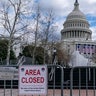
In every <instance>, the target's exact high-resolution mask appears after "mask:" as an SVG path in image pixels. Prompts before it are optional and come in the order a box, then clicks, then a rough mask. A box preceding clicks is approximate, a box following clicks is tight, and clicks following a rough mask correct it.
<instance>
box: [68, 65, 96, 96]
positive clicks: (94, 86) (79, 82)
mask: <svg viewBox="0 0 96 96" xmlns="http://www.w3.org/2000/svg"><path fill="white" fill-rule="evenodd" d="M70 81H71V82H70V96H96V67H92V66H88V67H84V66H83V67H74V68H72V69H71V73H70Z"/></svg>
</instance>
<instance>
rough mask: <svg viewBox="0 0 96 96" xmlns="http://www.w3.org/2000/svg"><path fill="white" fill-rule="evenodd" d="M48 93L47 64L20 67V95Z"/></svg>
mask: <svg viewBox="0 0 96 96" xmlns="http://www.w3.org/2000/svg"><path fill="white" fill-rule="evenodd" d="M42 94H44V95H47V66H46V65H37V66H35V65H33V66H30V65H28V66H27V65H26V66H20V67H19V95H42Z"/></svg>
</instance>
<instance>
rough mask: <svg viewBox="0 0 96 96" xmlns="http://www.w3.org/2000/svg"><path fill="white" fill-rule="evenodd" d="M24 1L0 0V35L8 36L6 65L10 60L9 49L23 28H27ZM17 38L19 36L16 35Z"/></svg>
mask: <svg viewBox="0 0 96 96" xmlns="http://www.w3.org/2000/svg"><path fill="white" fill-rule="evenodd" d="M25 3H26V1H24V0H7V1H5V0H4V1H2V2H0V25H1V28H2V29H1V30H2V33H1V34H0V35H1V36H2V37H5V38H6V37H8V40H9V42H8V52H7V65H9V60H10V49H11V47H12V45H13V43H14V38H15V39H16V38H17V37H18V35H19V36H20V35H21V34H24V33H22V32H24V30H25V29H26V28H27V26H28V25H27V23H25V20H24V17H25V15H26V14H27V13H28V12H27V11H28V10H25V8H26V6H25ZM18 38H19V37H18Z"/></svg>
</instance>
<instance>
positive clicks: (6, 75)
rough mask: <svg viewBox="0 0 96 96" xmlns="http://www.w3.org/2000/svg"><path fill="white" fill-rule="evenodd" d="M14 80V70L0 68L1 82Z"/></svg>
mask: <svg viewBox="0 0 96 96" xmlns="http://www.w3.org/2000/svg"><path fill="white" fill-rule="evenodd" d="M12 79H14V68H12V67H0V80H12Z"/></svg>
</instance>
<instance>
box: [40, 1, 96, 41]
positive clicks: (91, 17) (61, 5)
mask: <svg viewBox="0 0 96 96" xmlns="http://www.w3.org/2000/svg"><path fill="white" fill-rule="evenodd" d="M40 1H41V2H42V3H43V4H44V5H45V6H47V7H48V6H51V7H53V8H54V9H55V14H56V16H57V21H56V24H57V26H58V32H59V31H61V30H62V28H63V23H64V21H65V19H66V18H65V17H67V16H68V14H69V13H70V12H72V10H73V8H74V2H75V0H70V1H69V0H40ZM78 2H79V8H80V10H81V11H82V12H83V13H84V14H85V16H86V18H87V20H88V22H89V23H90V26H91V27H90V29H91V30H92V31H93V32H92V33H93V34H92V38H93V39H95V37H96V7H95V6H96V0H78Z"/></svg>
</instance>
